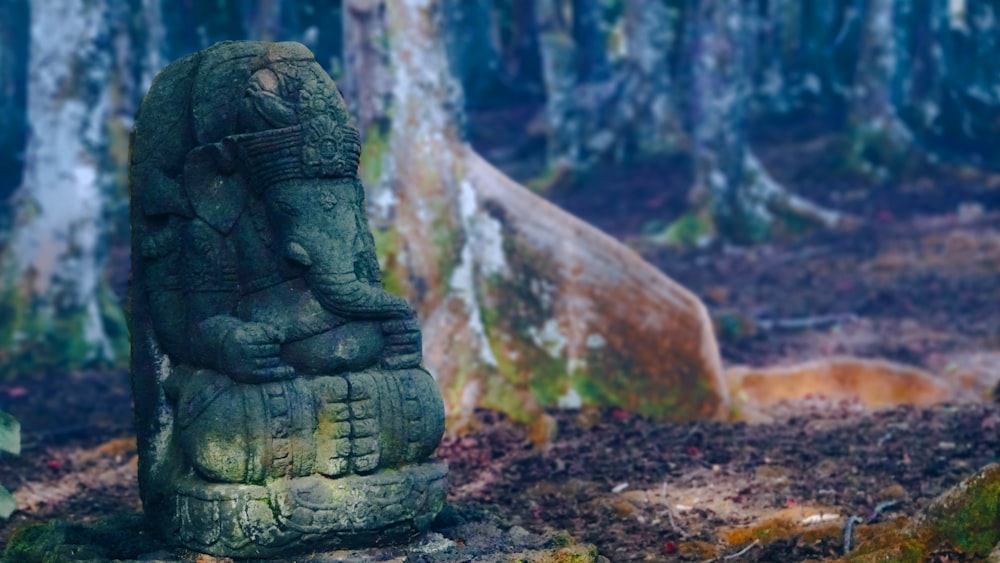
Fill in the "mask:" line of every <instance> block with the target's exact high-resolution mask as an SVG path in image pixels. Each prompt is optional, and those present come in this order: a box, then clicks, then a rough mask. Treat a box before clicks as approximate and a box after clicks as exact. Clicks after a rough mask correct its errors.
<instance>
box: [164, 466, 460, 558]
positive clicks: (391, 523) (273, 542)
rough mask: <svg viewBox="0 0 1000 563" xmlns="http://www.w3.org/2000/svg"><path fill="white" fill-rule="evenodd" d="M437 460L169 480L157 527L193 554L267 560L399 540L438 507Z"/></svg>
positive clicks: (440, 472) (440, 476)
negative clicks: (244, 480)
mask: <svg viewBox="0 0 1000 563" xmlns="http://www.w3.org/2000/svg"><path fill="white" fill-rule="evenodd" d="M446 473H447V464H445V463H444V462H434V463H423V464H420V465H411V466H404V467H400V468H397V469H384V470H382V471H379V472H376V473H372V474H370V475H352V476H349V477H343V478H338V479H329V478H326V477H322V476H318V475H312V476H309V477H299V478H295V479H279V480H274V481H272V482H270V483H268V484H267V485H239V484H225V483H207V482H205V481H202V480H200V479H197V478H193V477H186V478H183V479H181V480H179V481H178V482H177V483H176V488H175V491H176V492H175V496H174V497H173V498H172V499H171V500H170V501H168V502H167V504H166V506H173V507H174V510H173V511H172V512H171V511H170V510H167V511H165V513H162V514H158V515H155V516H154V518H157V519H161V521H159V522H156V525H157V527H159V528H161V529H163V530H169V531H170V532H169V536H172V537H174V538H176V539H178V540H179V541H180V542H181V543H182V544H183V545H184V546H186V547H188V548H189V549H193V550H195V551H200V552H203V553H210V554H212V555H220V556H229V557H274V556H277V555H280V554H285V553H288V551H289V547H290V546H294V550H295V551H304V550H323V549H347V548H353V547H360V546H368V545H386V544H392V543H402V542H406V541H409V540H411V539H412V538H414V537H416V536H417V535H418V534H419V533H420V532H423V531H425V530H427V528H428V527H429V526H430V523H431V520H433V518H434V516H436V515H437V513H438V512H440V510H441V508H442V507H443V506H444V497H445V490H444V476H445V474H446Z"/></svg>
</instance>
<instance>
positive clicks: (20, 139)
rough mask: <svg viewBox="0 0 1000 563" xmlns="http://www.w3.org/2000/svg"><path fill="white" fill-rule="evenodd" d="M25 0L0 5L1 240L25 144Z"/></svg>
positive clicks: (16, 184) (27, 27)
mask: <svg viewBox="0 0 1000 563" xmlns="http://www.w3.org/2000/svg"><path fill="white" fill-rule="evenodd" d="M28 8H29V7H28V0H7V1H5V2H2V3H0V240H4V239H5V238H6V237H5V236H4V232H5V231H6V230H7V228H8V224H9V220H10V218H9V213H10V208H9V207H8V200H9V199H10V196H11V194H13V193H14V190H15V189H16V188H17V187H18V186H19V185H20V184H21V171H22V169H23V167H24V148H25V142H26V140H27V132H28V127H27V125H28V123H27V97H26V94H27V92H26V89H25V85H26V84H27V83H28V80H27V75H28V29H29V27H30V26H29V22H30V19H29V18H30V16H29V9H28Z"/></svg>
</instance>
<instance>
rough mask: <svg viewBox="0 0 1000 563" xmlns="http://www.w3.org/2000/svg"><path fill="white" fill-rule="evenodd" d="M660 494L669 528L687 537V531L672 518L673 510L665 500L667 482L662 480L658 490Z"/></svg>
mask: <svg viewBox="0 0 1000 563" xmlns="http://www.w3.org/2000/svg"><path fill="white" fill-rule="evenodd" d="M660 495H661V496H662V497H663V505H664V507H666V512H667V521H668V522H670V529H671V530H673V531H675V532H677V533H678V534H680V536H681V537H682V538H686V537H688V533H687V532H685V531H684V528H681V527H680V526H678V525H677V521H676V520H675V519H674V511H673V510H672V509H671V508H670V503H669V502H668V501H667V482H666V481H664V482H663V488H662V489H661V490H660Z"/></svg>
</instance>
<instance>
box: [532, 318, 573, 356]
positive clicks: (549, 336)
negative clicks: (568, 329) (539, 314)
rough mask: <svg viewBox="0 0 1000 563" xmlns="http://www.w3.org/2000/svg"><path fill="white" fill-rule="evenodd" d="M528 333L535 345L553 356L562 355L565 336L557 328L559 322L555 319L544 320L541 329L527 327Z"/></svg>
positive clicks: (564, 348) (564, 346)
mask: <svg viewBox="0 0 1000 563" xmlns="http://www.w3.org/2000/svg"><path fill="white" fill-rule="evenodd" d="M528 335H529V336H530V337H531V341H532V342H534V343H535V345H536V346H538V347H539V348H541V349H543V350H545V351H546V352H547V353H548V354H549V356H552V357H553V358H560V357H562V355H563V351H564V350H566V336H565V335H563V333H562V332H561V331H560V330H559V322H558V321H556V319H549V320H547V321H545V324H544V325H542V328H541V330H539V329H538V328H536V327H529V328H528Z"/></svg>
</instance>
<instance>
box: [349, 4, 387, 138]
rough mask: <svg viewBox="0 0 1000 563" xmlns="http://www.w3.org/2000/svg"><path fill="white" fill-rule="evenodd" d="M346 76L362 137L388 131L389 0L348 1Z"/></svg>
mask: <svg viewBox="0 0 1000 563" xmlns="http://www.w3.org/2000/svg"><path fill="white" fill-rule="evenodd" d="M342 35H343V38H344V49H343V52H344V76H343V78H342V79H341V81H340V89H341V91H342V92H343V94H344V98H345V99H346V100H347V103H348V105H349V107H350V109H351V113H352V114H353V115H354V119H355V120H356V123H357V127H358V131H360V132H361V138H362V140H364V141H366V142H368V141H370V142H368V143H367V144H368V145H369V146H371V145H372V144H373V143H375V142H377V140H378V139H382V138H383V137H385V135H387V134H388V127H389V119H388V108H389V102H390V96H391V92H390V90H389V88H390V85H391V82H390V77H389V58H388V57H389V51H388V41H389V38H388V36H387V30H386V28H385V0H344V3H343V32H342Z"/></svg>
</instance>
